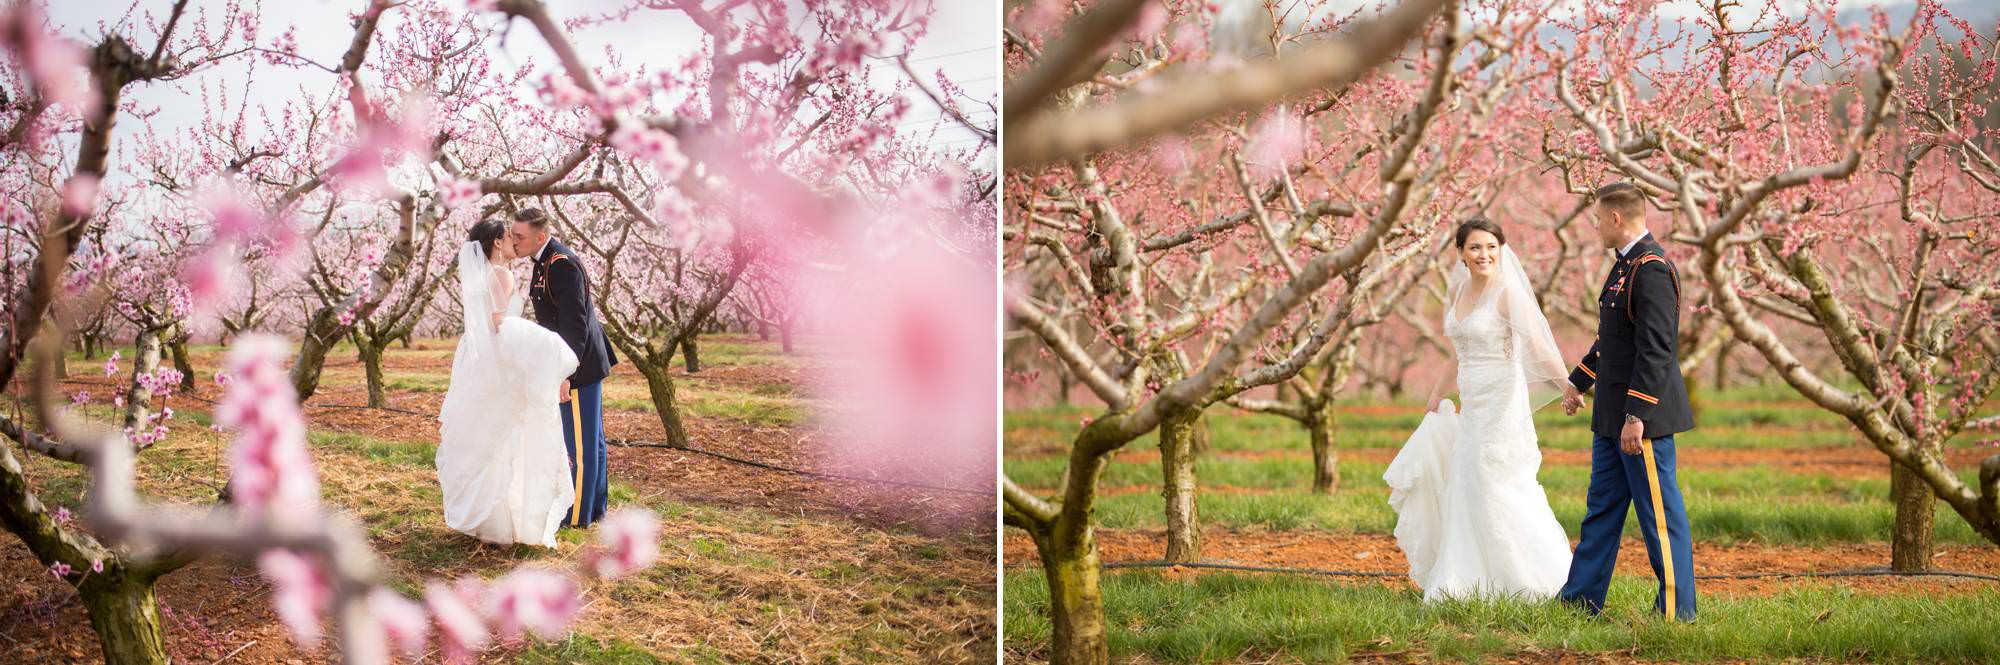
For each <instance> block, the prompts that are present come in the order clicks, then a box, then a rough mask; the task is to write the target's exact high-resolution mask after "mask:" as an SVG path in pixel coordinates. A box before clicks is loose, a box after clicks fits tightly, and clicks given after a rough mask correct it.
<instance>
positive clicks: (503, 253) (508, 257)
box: [493, 236, 515, 263]
mask: <svg viewBox="0 0 2000 665" xmlns="http://www.w3.org/2000/svg"><path fill="white" fill-rule="evenodd" d="M514 258H515V257H514V243H511V242H507V238H506V237H504V236H503V237H501V238H500V239H498V240H495V241H493V260H495V261H499V262H501V263H506V262H508V261H512V260H514Z"/></svg>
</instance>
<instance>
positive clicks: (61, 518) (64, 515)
mask: <svg viewBox="0 0 2000 665" xmlns="http://www.w3.org/2000/svg"><path fill="white" fill-rule="evenodd" d="M72 519H75V518H74V517H72V516H71V515H70V513H69V509H68V508H65V507H62V506H57V507H56V524H61V525H64V526H68V525H69V522H70V520H72Z"/></svg>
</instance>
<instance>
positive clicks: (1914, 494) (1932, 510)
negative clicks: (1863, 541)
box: [1889, 444, 1937, 572]
mask: <svg viewBox="0 0 2000 665" xmlns="http://www.w3.org/2000/svg"><path fill="white" fill-rule="evenodd" d="M1933 447H1934V446H1932V445H1929V444H1926V445H1925V446H1924V448H1925V449H1926V450H1930V449H1932V448H1933ZM1889 500H1890V501H1891V502H1894V503H1895V504H1896V525H1895V527H1894V528H1893V529H1892V531H1893V534H1892V538H1891V539H1890V544H1889V567H1890V568H1891V569H1894V570H1897V571H1904V572H1916V571H1923V570H1930V567H1931V518H1932V517H1933V516H1934V515H1935V514H1936V505H1937V496H1936V495H1934V494H1932V493H1931V487H1930V485H1929V484H1926V483H1925V482H1924V480H1923V478H1921V477H1919V476H1918V475H1917V472H1915V471H1911V470H1909V469H1905V468H1903V465H1901V464H1897V463H1895V462H1890V463H1889Z"/></svg>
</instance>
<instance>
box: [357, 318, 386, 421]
mask: <svg viewBox="0 0 2000 665" xmlns="http://www.w3.org/2000/svg"><path fill="white" fill-rule="evenodd" d="M384 346H386V345H384ZM384 346H377V345H376V343H375V340H373V339H362V338H361V336H360V335H356V336H355V338H354V347H355V348H356V349H358V350H360V352H361V367H362V371H363V372H365V373H366V374H367V375H368V407H369V408H371V409H380V408H382V407H385V406H388V405H389V400H388V399H387V398H386V397H385V396H384V395H383V386H382V351H383V350H384Z"/></svg>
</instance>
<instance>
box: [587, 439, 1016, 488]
mask: <svg viewBox="0 0 2000 665" xmlns="http://www.w3.org/2000/svg"><path fill="white" fill-rule="evenodd" d="M604 442H605V443H608V444H611V445H614V446H624V447H627V448H665V449H667V450H685V451H687V452H691V453H695V454H699V455H707V456H709V457H713V458H716V459H719V460H722V461H725V462H731V463H735V464H742V465H744V466H754V467H757V468H759V469H769V470H772V471H778V472H781V473H790V474H796V475H801V476H808V477H812V478H824V479H827V480H848V481H853V482H857V483H877V484H881V485H896V486H900V487H913V488H917V489H926V490H933V491H938V492H955V493H958V494H969V495H973V496H993V494H994V491H993V490H969V489H965V488H962V487H941V486H938V485H925V484H923V483H911V482H904V481H901V480H888V479H886V478H862V477H859V476H843V475H840V474H837V473H823V472H819V471H807V470H805V469H794V468H791V467H785V466H778V465H776V464H768V463H765V462H759V461H756V460H747V459H743V458H741V457H735V456H732V455H729V454H727V453H718V452H715V451H713V450H704V449H701V448H696V447H694V446H675V445H668V444H665V443H660V442H657V441H633V440H631V439H605V440H604Z"/></svg>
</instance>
